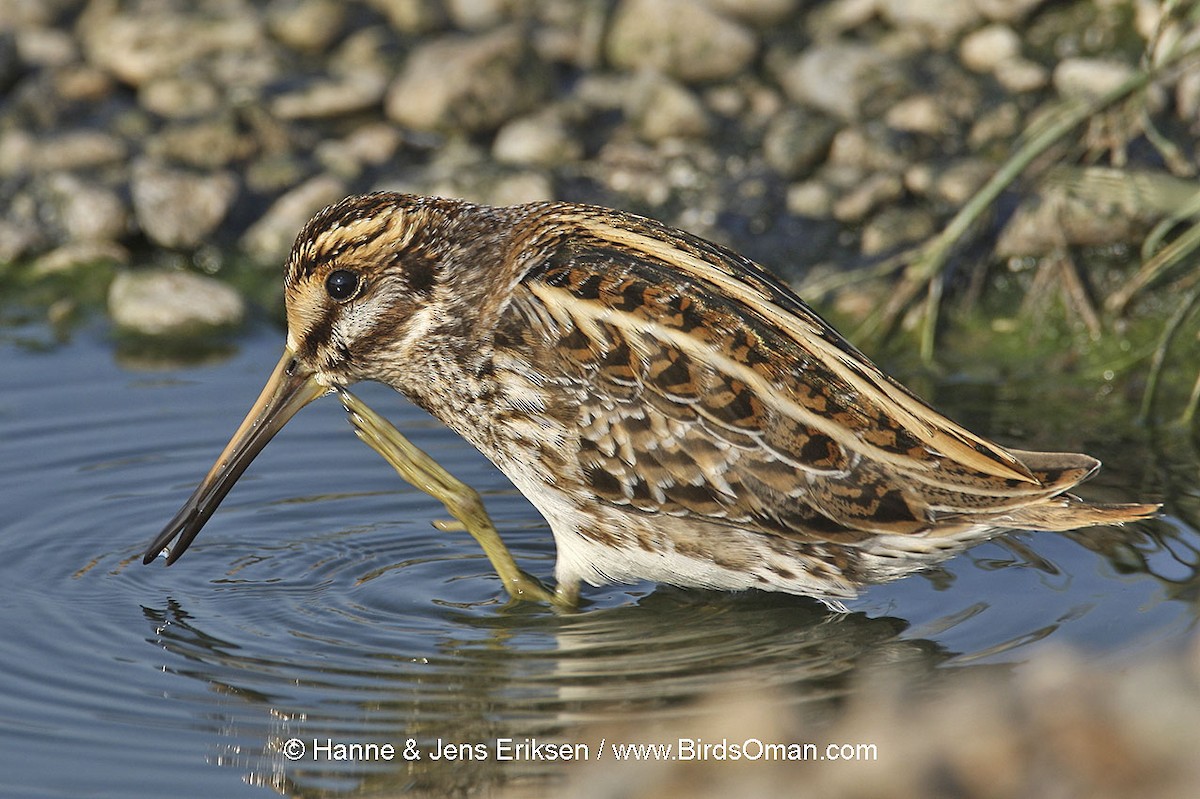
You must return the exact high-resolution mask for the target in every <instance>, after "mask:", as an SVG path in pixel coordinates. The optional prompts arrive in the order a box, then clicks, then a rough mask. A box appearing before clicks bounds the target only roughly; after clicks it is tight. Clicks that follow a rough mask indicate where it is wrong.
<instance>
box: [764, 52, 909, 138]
mask: <svg viewBox="0 0 1200 799" xmlns="http://www.w3.org/2000/svg"><path fill="white" fill-rule="evenodd" d="M889 60H890V59H889V58H888V57H887V56H886V55H885V54H883V53H882V52H880V51H879V50H878V49H876V48H873V47H869V46H867V45H863V44H856V43H852V42H832V43H821V42H819V43H816V44H814V45H813V46H811V47H809V48H807V49H806V50H805V51H804V53H803V54H801V55H800V56H799V57H798V58H797V59H795V60H794V61H793V62H792V63H791V64H790V65H788V66H786V67H784V68H783V70H782V71H781V72H780V74H779V82H780V84H781V85H782V87H783V90H784V92H786V93H787V95H788V97H790V98H791V99H792V100H794V101H795V102H798V103H803V104H804V105H808V106H811V107H812V108H815V109H817V110H818V111H823V112H825V113H827V114H831V115H832V116H835V117H838V118H839V119H843V120H848V121H853V120H856V119H858V118H859V117H860V116H861V114H862V106H863V103H864V101H866V100H867V98H869V97H871V96H873V95H875V94H876V93H877V91H878V90H879V89H880V87H881V86H882V85H883V84H884V83H886V82H888V81H889V80H890V78H889V77H888V75H887V73H888V72H889Z"/></svg>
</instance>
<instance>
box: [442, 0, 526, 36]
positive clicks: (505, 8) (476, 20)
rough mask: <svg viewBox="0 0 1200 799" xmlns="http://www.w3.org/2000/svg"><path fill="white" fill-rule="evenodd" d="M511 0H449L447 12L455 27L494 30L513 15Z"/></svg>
mask: <svg viewBox="0 0 1200 799" xmlns="http://www.w3.org/2000/svg"><path fill="white" fill-rule="evenodd" d="M509 6H511V3H510V2H509V0H447V2H446V10H447V12H448V13H449V15H450V21H451V22H452V23H454V27H456V28H459V29H460V30H468V31H479V30H485V29H487V28H494V27H496V26H497V25H499V24H500V23H502V22H504V18H505V17H506V16H507V15H508V14H510V13H511V11H510V8H509Z"/></svg>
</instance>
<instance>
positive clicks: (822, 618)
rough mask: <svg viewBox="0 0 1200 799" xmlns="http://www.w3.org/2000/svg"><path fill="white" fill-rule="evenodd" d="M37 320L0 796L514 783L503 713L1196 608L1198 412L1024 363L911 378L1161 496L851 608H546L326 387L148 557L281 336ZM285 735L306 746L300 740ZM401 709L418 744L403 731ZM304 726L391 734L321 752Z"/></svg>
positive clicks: (29, 365)
mask: <svg viewBox="0 0 1200 799" xmlns="http://www.w3.org/2000/svg"><path fill="white" fill-rule="evenodd" d="M46 335H47V334H46V333H45V331H44V330H42V329H40V328H37V327H24V328H21V327H18V328H8V329H3V330H0V362H2V363H3V365H4V378H3V385H2V388H0V507H3V510H4V512H3V515H2V516H0V575H2V579H3V583H4V589H3V591H2V592H0V640H2V641H4V646H3V647H0V673H3V674H4V675H5V680H4V683H3V689H2V691H0V785H2V786H3V789H4V790H3V793H5V794H6V795H37V796H47V797H53V796H72V797H73V796H80V795H90V796H151V795H166V794H170V795H179V796H186V795H191V796H239V795H241V796H269V795H272V794H273V793H275V792H276V791H278V792H281V793H284V794H289V795H298V794H303V795H320V794H328V795H341V794H351V793H353V794H375V793H392V792H399V791H427V792H430V793H444V792H448V791H463V792H468V791H470V790H472V789H473V788H477V787H479V786H484V787H487V786H492V785H501V784H510V785H511V784H514V783H516V784H519V785H522V786H525V787H529V786H530V785H538V784H541V783H542V781H545V780H553V779H555V778H558V777H561V776H563V775H564V774H565V773H567V769H570V768H572V766H570V765H564V764H561V763H548V762H519V761H504V762H501V761H498V760H497V759H496V757H495V755H496V746H497V741H498V740H500V739H504V738H510V739H515V741H518V742H519V741H523V740H524V739H526V738H534V737H536V738H538V739H539V740H543V741H544V740H556V741H579V742H582V743H585V744H587V745H589V746H590V747H592V752H591V754H592V756H593V757H594V756H595V747H596V746H598V744H599V741H598V740H597V738H598V736H599V733H597V732H596V731H597V730H598V729H603V728H604V725H606V724H611V723H613V722H618V721H619V722H621V723H622V724H625V725H633V726H634V727H635V728H637V727H644V726H646V725H649V724H651V723H652V722H653V721H654V720H656V719H667V718H672V717H683V718H686V717H687V714H689V713H691V712H693V711H692V710H691V709H690V707H689V704H688V700H692V699H694V698H696V697H698V696H701V695H703V694H704V693H706V692H708V691H710V690H712V689H713V688H714V687H719V686H735V687H736V686H749V687H763V686H768V687H773V688H775V689H776V691H777V692H778V694H779V695H780V696H782V697H784V698H786V700H788V701H793V702H797V703H801V702H804V703H815V704H817V705H820V704H821V703H829V701H830V700H831V699H836V698H837V697H839V696H841V695H843V694H844V692H845V691H846V690H847V689H848V685H850V684H851V683H852V682H853V680H854V678H855V675H856V674H857V673H859V671H860V669H861V668H862V667H863V666H864V664H869V663H874V662H878V661H879V660H887V661H907V662H908V663H910V664H911V665H912V667H913V668H915V669H918V670H924V671H926V672H927V673H928V674H929V675H930V678H931V679H935V678H936V677H937V675H939V674H941V673H945V672H946V671H948V670H957V669H965V668H973V667H975V666H977V665H978V664H1005V665H1006V666H1008V665H1010V664H1011V667H1014V668H1018V667H1019V665H1018V664H1019V663H1020V662H1021V661H1022V660H1023V659H1024V658H1027V657H1028V656H1029V654H1030V653H1031V652H1033V651H1036V649H1037V648H1038V647H1039V646H1044V645H1046V644H1047V643H1050V642H1055V643H1070V644H1073V645H1076V646H1080V647H1084V648H1086V649H1088V650H1090V651H1092V652H1093V653H1095V655H1096V656H1097V657H1101V658H1110V659H1117V660H1119V659H1122V658H1126V657H1130V656H1132V655H1134V654H1136V653H1138V652H1142V651H1145V650H1146V649H1148V648H1151V647H1155V646H1161V645H1163V644H1166V645H1170V644H1171V643H1172V642H1176V641H1179V640H1180V639H1181V638H1182V636H1183V634H1184V633H1185V632H1186V631H1187V630H1189V628H1190V627H1191V626H1192V625H1194V623H1195V618H1196V599H1195V596H1196V585H1197V577H1196V570H1197V562H1198V557H1197V552H1198V551H1200V535H1198V534H1197V531H1196V530H1195V529H1194V528H1192V527H1190V526H1189V525H1188V524H1187V523H1185V522H1184V521H1182V520H1181V519H1180V518H1179V515H1180V513H1181V510H1180V509H1183V508H1193V509H1194V507H1195V504H1196V503H1195V496H1196V488H1195V479H1194V478H1195V475H1196V473H1197V461H1196V456H1195V451H1194V448H1193V447H1192V446H1191V445H1190V443H1189V442H1187V441H1185V440H1181V439H1180V438H1179V437H1171V436H1163V437H1162V438H1163V441H1162V442H1161V443H1158V442H1156V438H1155V436H1154V435H1152V434H1151V433H1149V432H1144V431H1143V432H1137V431H1133V430H1121V431H1116V430H1112V429H1106V428H1105V427H1103V424H1105V423H1101V426H1100V427H1099V428H1097V427H1096V424H1097V423H1096V422H1095V420H1093V419H1092V418H1091V416H1090V413H1091V410H1090V409H1091V407H1092V406H1090V405H1087V404H1084V405H1080V404H1079V403H1078V402H1077V401H1076V400H1075V399H1074V398H1070V397H1068V398H1059V399H1055V398H1053V397H1045V396H1042V397H1034V396H1032V395H1031V393H1030V392H1031V391H1032V390H1033V388H1032V387H1030V389H1029V391H1026V392H1025V393H1022V390H1021V389H1020V388H1019V387H1018V388H1017V389H1013V388H1011V387H1010V388H1008V389H1005V390H1000V389H998V388H997V387H994V386H993V387H989V386H979V385H973V386H961V385H954V384H952V383H949V382H947V383H943V384H939V385H936V386H933V387H932V388H933V390H934V392H935V393H936V395H937V404H939V405H940V406H942V407H943V408H945V409H947V410H949V411H950V412H951V413H952V415H955V416H957V417H958V418H960V419H962V420H964V421H968V422H970V423H971V424H972V425H973V426H975V427H976V428H977V429H978V430H979V431H980V432H983V433H988V434H993V435H997V436H999V437H1001V439H1002V440H1003V441H1004V442H1005V443H1008V444H1011V445H1014V446H1030V447H1033V446H1041V447H1049V446H1054V445H1057V446H1059V447H1061V448H1064V449H1083V450H1086V451H1089V452H1091V453H1093V454H1095V455H1097V456H1099V457H1101V458H1102V459H1104V460H1105V461H1106V468H1105V471H1104V472H1103V474H1102V476H1101V477H1100V478H1099V479H1097V480H1096V481H1094V482H1093V484H1091V485H1089V487H1088V490H1087V491H1085V492H1084V493H1085V494H1086V495H1088V496H1091V497H1097V498H1101V497H1102V498H1105V499H1111V500H1122V499H1126V500H1132V499H1165V500H1166V501H1167V506H1166V513H1165V515H1164V516H1163V517H1162V518H1161V519H1158V520H1155V521H1152V522H1146V523H1142V524H1138V525H1132V526H1129V527H1127V528H1124V529H1121V530H1116V529H1106V530H1097V531H1093V532H1091V533H1080V534H1070V535H1052V534H1042V535H1018V536H1014V537H1013V538H1012V539H1010V540H1008V541H1004V542H993V543H988V544H985V545H982V546H980V547H977V548H976V549H974V550H972V551H971V552H969V553H968V554H966V555H963V556H960V557H958V558H955V559H954V560H952V561H951V562H950V563H949V564H948V565H947V566H946V567H945V568H944V569H941V570H939V571H937V572H934V573H931V574H928V575H920V576H914V577H910V578H908V579H905V580H902V581H899V582H897V583H893V584H890V585H886V586H880V587H876V588H873V589H871V590H869V591H867V592H866V593H865V594H864V595H863V597H862V598H861V599H859V600H857V601H855V602H852V603H850V609H851V611H852V612H851V613H848V614H831V613H829V612H827V611H826V610H825V609H824V608H823V607H822V606H821V605H819V604H817V603H815V602H813V601H810V600H807V599H803V598H795V597H780V596H771V595H764V594H748V595H723V594H717V593H710V592H703V591H683V590H676V589H670V588H661V587H655V586H653V585H635V586H618V587H609V588H603V589H593V590H590V591H588V592H587V594H586V598H587V600H588V604H587V606H586V608H585V609H584V610H583V611H582V612H580V613H578V614H571V615H559V614H556V613H554V612H552V611H550V610H549V609H547V608H544V607H540V606H513V605H510V604H508V603H506V602H505V598H504V595H503V592H502V590H501V587H500V585H499V582H498V580H497V578H496V577H495V575H494V574H492V573H491V572H490V569H489V567H488V562H487V560H486V559H485V558H484V557H483V555H482V554H481V553H480V552H479V550H478V547H477V546H476V545H475V544H474V541H473V540H472V539H471V538H470V537H468V536H466V535H465V534H452V533H442V532H439V531H438V530H436V529H434V528H433V527H432V526H431V525H430V521H431V520H432V519H436V518H441V517H442V516H444V511H443V510H442V509H441V508H440V506H438V505H437V503H436V502H434V501H433V500H431V499H429V498H428V497H426V496H424V495H423V494H420V493H419V492H417V491H416V490H414V489H411V488H409V487H407V486H405V485H404V484H402V483H400V481H399V480H398V479H397V478H396V477H395V475H394V473H393V472H392V471H391V470H390V468H389V467H387V466H386V465H385V464H384V463H383V462H382V461H381V460H380V459H379V458H378V457H377V456H376V455H375V454H374V453H373V452H371V451H370V450H368V449H367V448H366V447H365V446H363V445H362V444H361V443H359V442H358V441H357V439H356V438H355V437H354V436H353V435H352V433H351V431H350V428H349V426H348V425H347V423H346V421H345V419H344V414H343V412H342V410H341V407H340V405H338V403H337V402H336V400H334V399H332V398H327V399H325V400H322V401H320V402H318V403H316V404H314V405H313V406H312V407H310V408H308V409H306V410H305V411H304V412H303V413H301V414H300V415H299V416H298V417H297V418H296V419H295V420H293V422H292V423H290V424H289V425H288V427H287V428H286V429H285V430H284V431H283V433H281V434H280V435H279V436H278V438H277V439H276V440H275V441H274V442H273V443H272V444H271V445H270V446H269V447H268V448H267V449H266V450H265V451H264V452H263V454H262V455H261V456H260V457H259V459H258V461H257V462H256V463H255V464H254V465H253V466H252V467H251V468H250V470H249V471H248V472H247V473H246V475H245V476H244V477H243V478H242V480H241V481H240V482H239V484H238V486H237V487H236V488H235V489H234V491H233V492H232V493H231V494H230V495H229V497H228V498H227V500H226V501H225V503H224V505H223V506H222V508H221V510H220V511H219V512H218V513H217V514H216V515H215V516H214V518H213V519H212V521H211V522H210V523H209V525H208V526H207V528H206V529H205V530H204V532H203V533H202V534H201V535H200V536H199V538H197V540H196V543H195V544H194V545H193V547H192V549H191V550H190V551H189V552H188V554H187V556H186V557H184V558H183V559H182V560H181V561H180V562H179V563H178V564H177V565H175V566H173V567H171V568H169V569H167V568H163V567H162V565H161V563H156V564H153V565H152V566H150V567H144V566H142V565H141V562H140V556H141V553H142V550H143V548H144V547H145V546H146V544H147V543H148V542H149V541H150V539H151V538H152V537H153V536H154V535H155V534H156V533H157V532H158V531H159V529H160V528H161V526H162V525H163V524H164V523H165V522H166V521H167V520H168V519H169V518H170V517H171V516H172V515H173V514H174V512H175V511H176V510H177V508H178V506H179V505H180V503H181V502H182V501H183V500H184V498H185V497H186V496H187V495H188V493H190V491H191V489H192V488H193V487H194V485H195V484H196V482H197V480H199V478H200V477H201V476H202V475H203V474H204V472H205V471H206V470H207V469H208V468H209V466H210V465H211V463H212V461H213V459H214V458H215V456H216V454H217V453H218V452H219V451H220V449H221V447H222V446H223V445H224V443H225V441H226V440H227V439H228V437H229V435H230V434H231V433H232V432H233V430H234V428H235V427H236V425H237V423H238V422H239V421H240V420H241V417H242V415H243V413H244V412H245V411H246V409H247V408H248V407H249V405H250V403H251V402H252V400H253V399H254V397H255V396H256V395H257V392H258V390H259V389H260V387H261V385H262V383H263V381H264V380H265V378H266V375H267V373H268V371H269V370H270V368H271V367H272V365H273V364H274V363H275V360H276V359H277V357H278V352H279V347H280V343H281V337H280V335H279V334H278V333H277V332H274V331H270V330H261V331H258V332H256V333H253V334H250V335H248V336H246V337H245V338H244V339H242V340H240V341H239V342H238V347H237V351H236V353H235V354H233V355H232V356H230V357H228V358H227V359H224V360H221V361H219V362H214V363H212V364H209V365H203V366H195V367H176V368H162V369H157V370H156V369H150V368H146V367H145V366H144V365H138V364H132V363H128V362H123V359H121V358H119V357H118V356H117V355H116V352H117V348H116V347H114V345H113V344H112V342H111V341H110V340H109V339H108V338H107V333H106V331H105V330H104V329H102V328H90V329H85V330H82V331H78V332H77V333H76V334H75V335H74V336H73V337H72V338H71V340H70V341H68V342H66V343H62V344H58V345H53V346H31V342H35V343H36V342H39V341H41V340H42V339H44V338H45V337H46ZM358 393H359V394H360V395H361V396H362V397H363V398H364V399H365V400H366V401H367V402H368V403H370V404H371V405H372V406H373V407H375V408H376V409H377V410H379V411H380V412H382V413H385V414H386V415H388V416H389V417H390V418H391V419H392V420H393V421H394V422H395V423H396V425H397V426H398V427H399V428H400V429H402V430H403V431H405V432H406V433H407V434H409V435H410V437H411V438H412V439H413V440H414V442H415V443H416V444H417V445H418V446H421V447H423V448H424V449H426V450H427V451H429V452H431V453H432V454H434V455H435V456H436V457H437V458H438V460H439V461H440V462H441V463H442V464H443V465H445V466H446V467H447V468H449V469H450V470H451V471H452V472H454V473H455V474H456V475H457V476H458V477H460V478H462V479H463V480H465V481H466V482H467V483H469V484H471V485H473V486H475V487H476V488H478V489H479V490H480V491H481V493H482V494H483V495H484V499H485V502H486V503H487V505H488V507H489V509H490V511H491V512H492V514H493V517H494V518H495V520H496V521H497V523H498V525H499V527H500V531H501V533H502V535H503V536H504V537H505V539H506V541H507V542H508V543H509V545H510V547H511V548H512V550H513V552H514V554H515V555H516V557H517V559H518V560H519V561H520V562H521V563H522V565H523V566H524V567H525V568H526V569H528V570H529V571H531V572H533V573H535V574H537V575H539V576H542V577H544V578H550V577H551V575H552V572H553V561H554V549H553V542H552V539H551V537H550V535H549V532H548V529H547V528H546V526H545V525H544V524H543V523H542V521H541V520H540V518H539V517H538V516H537V514H536V513H535V512H534V511H533V510H532V508H531V507H530V506H529V505H528V504H527V503H526V502H525V501H524V500H523V499H522V498H521V497H520V495H519V494H517V493H516V492H515V491H514V490H513V489H512V488H511V487H510V486H509V485H508V484H507V483H506V481H505V480H504V478H503V477H501V476H500V475H499V474H498V473H497V472H495V471H494V470H493V469H492V468H491V467H490V465H489V464H487V463H486V462H485V461H484V460H483V459H482V458H481V457H480V456H479V455H477V454H476V453H475V452H474V451H473V450H470V449H469V448H468V447H467V446H466V445H465V444H463V443H462V442H461V441H459V440H458V439H457V438H455V437H454V436H453V435H452V434H450V433H448V432H447V431H445V430H444V429H443V428H441V427H440V426H439V425H438V424H437V423H436V422H434V421H432V420H431V419H429V418H428V417H427V416H425V415H424V414H423V413H422V412H420V411H419V410H416V409H414V408H413V407H411V406H409V405H408V404H407V403H405V402H404V401H403V400H401V399H400V398H399V397H398V396H397V395H394V394H393V393H392V392H391V391H390V390H389V389H386V388H383V387H379V386H364V387H362V390H361V391H359V392H358ZM1092 401H1094V402H1095V403H1103V402H1104V399H1103V398H1102V397H1099V396H1097V397H1094V398H1092ZM1097 418H1104V419H1109V418H1111V415H1104V414H1099V413H1098V412H1097ZM1031 420H1032V421H1031ZM1048 439H1050V440H1048ZM1192 518H1194V517H1192ZM291 739H297V740H299V741H300V742H302V743H303V744H304V746H305V752H304V754H303V755H302V756H301V757H300V758H299V759H296V760H291V759H289V758H288V754H289V753H291V754H295V753H296V752H295V750H292V749H289V744H288V741H289V740H291ZM410 739H411V740H412V741H413V742H415V743H416V744H417V745H418V747H419V751H420V753H421V755H422V756H421V759H420V760H415V761H414V760H408V759H405V757H404V755H403V753H404V749H405V746H406V744H407V743H408V742H409V740H410ZM438 739H441V740H442V741H444V742H455V743H464V744H477V743H482V744H484V746H485V749H486V752H487V754H488V755H489V757H488V759H486V760H475V761H471V762H467V763H448V762H446V761H445V760H441V761H434V760H432V759H431V758H430V754H431V749H430V747H431V746H433V745H434V744H435V742H436V741H437V740H438ZM325 741H332V742H334V743H376V744H391V745H393V746H394V747H395V752H396V755H395V757H394V758H393V759H392V760H390V761H388V760H384V759H383V758H382V757H375V758H372V759H368V760H366V761H358V762H351V761H340V760H331V759H329V757H328V756H323V755H322V753H318V756H317V758H316V759H314V757H313V754H314V752H313V747H314V744H320V743H323V742H325ZM290 746H293V747H294V746H295V744H291V745H290Z"/></svg>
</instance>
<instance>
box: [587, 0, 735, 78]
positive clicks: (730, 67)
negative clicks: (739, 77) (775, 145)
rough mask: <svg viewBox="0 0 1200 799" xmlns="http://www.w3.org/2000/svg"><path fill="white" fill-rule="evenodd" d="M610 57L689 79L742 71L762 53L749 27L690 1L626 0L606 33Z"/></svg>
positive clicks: (631, 66)
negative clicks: (756, 55) (759, 51)
mask: <svg viewBox="0 0 1200 799" xmlns="http://www.w3.org/2000/svg"><path fill="white" fill-rule="evenodd" d="M607 50H608V57H609V60H610V61H611V62H612V63H613V64H614V65H615V66H617V67H618V68H621V69H647V68H648V69H654V70H658V71H660V72H663V73H666V74H667V75H670V76H672V77H674V78H676V79H678V80H681V81H683V82H685V83H692V82H702V81H711V80H720V79H722V78H728V77H732V76H733V75H736V74H738V73H739V72H741V71H742V70H744V69H745V68H746V67H747V66H748V65H749V64H750V62H751V61H752V60H753V59H754V56H755V54H756V52H757V51H758V40H757V37H756V36H755V35H754V33H753V32H751V31H750V30H749V29H748V28H746V27H744V26H743V25H741V24H740V23H737V22H735V21H733V20H731V19H729V18H727V17H724V16H722V15H720V14H718V13H716V12H714V11H713V10H711V9H710V8H709V7H707V6H706V5H704V4H703V3H697V2H692V1H691V0H622V2H621V4H620V5H619V6H618V7H617V10H616V12H615V14H614V16H613V21H612V26H611V28H610V30H609V34H608V42H607Z"/></svg>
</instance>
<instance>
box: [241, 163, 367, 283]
mask: <svg viewBox="0 0 1200 799" xmlns="http://www.w3.org/2000/svg"><path fill="white" fill-rule="evenodd" d="M349 193H350V190H349V189H348V188H347V186H346V184H345V183H343V182H342V181H341V180H339V179H338V178H335V177H333V176H330V175H318V176H316V177H314V178H310V179H309V180H307V181H305V182H304V183H301V184H300V185H299V186H297V187H295V188H294V189H292V190H291V191H289V192H288V193H287V194H284V195H283V196H282V197H280V198H279V199H277V200H276V201H275V202H274V203H273V204H272V205H271V207H270V208H269V209H267V212H266V213H265V214H263V215H262V216H261V217H260V218H259V220H258V221H257V222H255V223H254V224H253V225H252V226H251V227H250V229H249V230H247V231H246V233H245V235H244V236H243V237H242V241H241V245H242V248H243V249H244V250H245V251H246V252H247V253H248V254H249V255H250V256H251V257H252V258H254V260H256V261H258V262H259V263H264V264H267V263H270V264H278V263H279V262H280V261H282V260H283V259H284V258H286V257H287V254H288V252H290V251H291V249H292V242H294V241H295V240H296V235H297V234H298V233H299V232H300V228H302V227H304V223H305V222H307V221H308V220H309V219H310V218H311V217H312V216H313V215H314V214H315V213H316V212H317V211H320V210H321V209H322V208H324V207H325V206H327V205H331V204H332V203H335V202H337V201H338V200H340V199H342V198H343V197H345V196H346V195H347V194H349Z"/></svg>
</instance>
